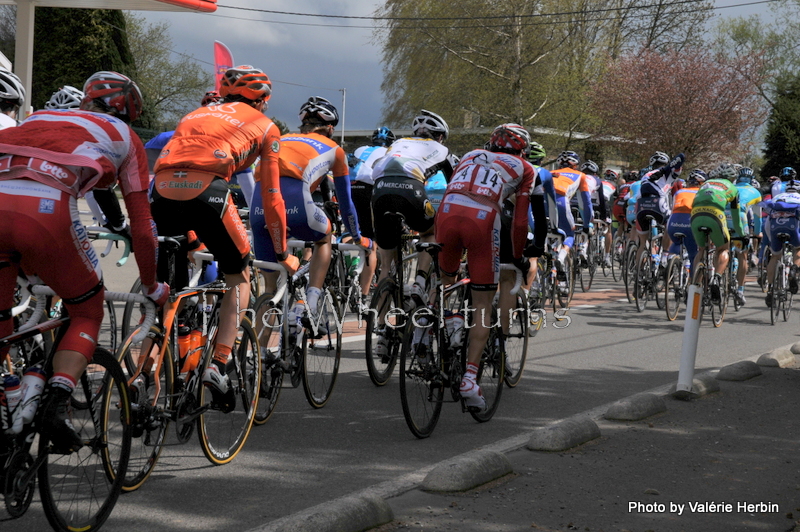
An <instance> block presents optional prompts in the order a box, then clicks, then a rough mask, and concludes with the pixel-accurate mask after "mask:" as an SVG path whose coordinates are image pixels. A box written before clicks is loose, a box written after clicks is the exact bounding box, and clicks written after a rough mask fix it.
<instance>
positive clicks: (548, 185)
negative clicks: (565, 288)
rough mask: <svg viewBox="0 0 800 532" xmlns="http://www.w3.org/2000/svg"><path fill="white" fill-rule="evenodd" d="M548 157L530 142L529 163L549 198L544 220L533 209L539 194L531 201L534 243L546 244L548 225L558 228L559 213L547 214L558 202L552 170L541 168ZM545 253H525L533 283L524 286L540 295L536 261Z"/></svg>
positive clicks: (531, 228) (534, 143)
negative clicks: (548, 209)
mask: <svg viewBox="0 0 800 532" xmlns="http://www.w3.org/2000/svg"><path fill="white" fill-rule="evenodd" d="M546 156H547V153H546V152H545V150H544V146H542V145H541V144H539V143H538V142H535V141H531V142H530V144H529V145H528V162H530V163H531V164H532V165H533V168H534V169H535V170H536V175H537V178H538V179H539V181H541V183H542V191H543V193H544V196H543V198H544V197H545V196H546V197H547V198H548V200H544V199H543V203H544V215H545V216H544V218H542V217H541V216H538V217H537V216H535V215H534V212H533V208H534V206H535V205H536V204H537V201H538V200H537V198H538V196H539V194H538V193H536V194H535V196H536V197H534V198H532V201H531V210H530V212H529V213H528V225H529V226H530V230H531V231H533V234H534V239H533V242H534V243H535V242H544V241H546V240H547V229H548V224H549V225H550V226H552V227H557V226H558V223H557V219H556V216H557V215H558V213H557V212H555V211H554V212H553V213H552V214H548V212H547V206H548V204H549V203H551V202H552V204H554V205H555V202H556V189H555V186H553V174H551V173H550V170H548V169H547V168H544V167H543V166H541V164H542V161H543V160H544V158H545V157H546ZM534 190H535V191H538V188H536V187H535V188H534ZM506 212H507V210H506V209H505V208H504V209H503V213H506ZM537 218H538V219H539V222H537V221H536V220H537ZM506 219H508V220H511V219H512V218H511V217H510V216H509V217H507V216H503V221H505V220H506ZM507 234H510V232H506V231H503V233H501V238H502V237H504V236H505V235H507ZM507 247H508V246H503V245H502V241H501V249H505V248H507ZM529 247H530V246H529ZM543 252H544V249H543V248H542V249H536V250H533V249H531V250H528V251H526V253H525V255H526V256H528V255H530V257H531V260H530V263H531V269H532V275H530V276H529V278H530V279H531V281H530V282H531V285H530V286H528V284H527V283H526V284H525V285H524V286H525V288H530V289H531V291H532V292H533V293H538V292H539V288H540V287H539V281H538V278H537V275H536V273H537V271H538V269H539V261H538V260H536V259H538V258H539V257H541V256H542V253H543Z"/></svg>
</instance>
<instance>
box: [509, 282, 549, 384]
mask: <svg viewBox="0 0 800 532" xmlns="http://www.w3.org/2000/svg"><path fill="white" fill-rule="evenodd" d="M520 309H521V310H520ZM529 312H530V310H529V309H528V301H527V298H526V297H525V294H524V293H522V294H517V303H516V306H515V307H514V308H513V309H512V314H511V323H510V324H509V328H508V336H507V337H506V340H505V357H506V360H505V372H504V377H505V382H506V385H507V386H508V387H509V388H514V387H515V386H516V385H517V384H519V381H520V379H521V378H522V371H523V370H524V369H525V359H526V358H527V355H528V327H529V326H530V317H529V316H528V313H529ZM537 319H538V318H537ZM539 326H541V322H539Z"/></svg>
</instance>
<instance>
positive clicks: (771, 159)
mask: <svg viewBox="0 0 800 532" xmlns="http://www.w3.org/2000/svg"><path fill="white" fill-rule="evenodd" d="M775 93H776V96H775V105H774V107H773V108H772V111H771V112H770V116H769V119H768V121H767V134H766V139H765V141H764V144H765V149H764V156H765V162H764V168H763V170H762V175H767V176H768V175H778V173H779V172H780V169H781V168H783V167H784V166H792V167H795V168H796V169H797V168H800V166H799V165H800V76H793V77H791V78H789V77H788V76H787V77H784V78H783V79H782V80H781V81H780V82H779V84H778V86H777V87H776V90H775Z"/></svg>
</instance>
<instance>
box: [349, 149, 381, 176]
mask: <svg viewBox="0 0 800 532" xmlns="http://www.w3.org/2000/svg"><path fill="white" fill-rule="evenodd" d="M353 155H354V156H355V157H356V159H358V162H357V163H356V166H355V167H354V168H353V170H352V171H351V175H354V177H353V178H352V179H351V181H359V182H362V183H367V184H368V185H373V184H375V180H374V179H372V167H373V166H374V165H375V162H376V161H378V159H380V158H381V157H383V156H384V155H386V148H384V147H383V146H361V147H360V148H357V149H356V151H355V152H354V153H353Z"/></svg>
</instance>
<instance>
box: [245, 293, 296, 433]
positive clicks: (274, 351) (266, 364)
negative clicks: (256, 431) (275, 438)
mask: <svg viewBox="0 0 800 532" xmlns="http://www.w3.org/2000/svg"><path fill="white" fill-rule="evenodd" d="M271 299H272V296H271V294H262V295H260V296H259V297H258V300H257V301H256V304H255V307H254V308H253V311H254V316H255V318H256V322H255V326H254V327H253V330H254V332H255V333H256V338H258V339H259V342H258V343H259V349H260V351H261V386H260V390H259V394H258V404H257V405H256V415H255V417H254V418H253V424H255V425H263V424H264V423H266V422H267V420H268V419H269V418H270V416H272V413H273V412H274V411H275V408H276V407H277V405H278V398H279V397H280V395H281V388H283V376H284V370H283V368H282V366H281V355H282V353H283V346H285V345H288V344H287V342H288V328H287V327H285V326H284V325H283V320H284V319H285V318H284V316H283V315H282V312H280V308H274V307H272V306H271V305H270V303H269V301H270V300H271ZM265 328H271V333H270V334H269V339H268V340H265V339H266V335H265V334H264V332H263V331H264V329H265ZM264 343H266V344H267V345H264Z"/></svg>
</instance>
